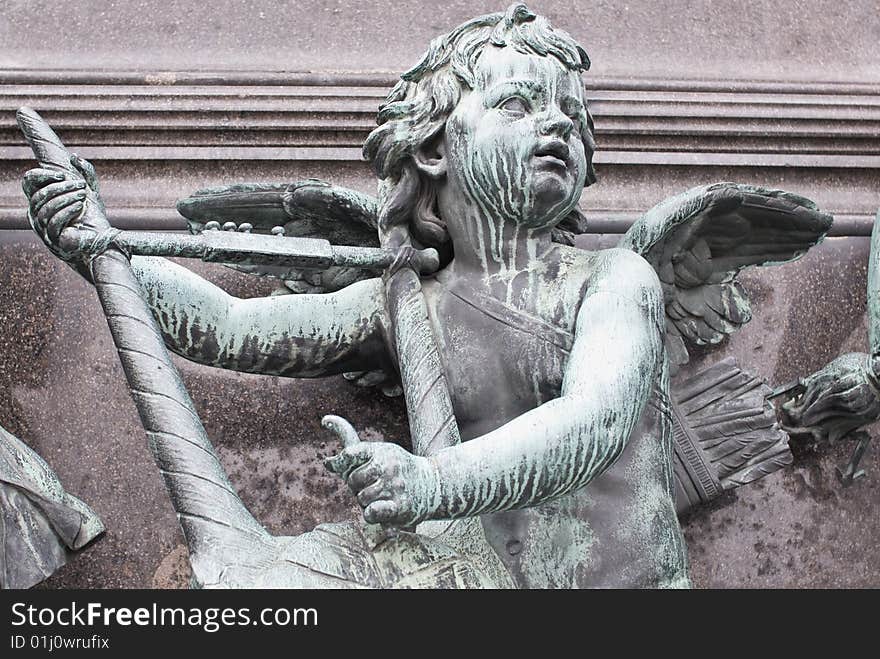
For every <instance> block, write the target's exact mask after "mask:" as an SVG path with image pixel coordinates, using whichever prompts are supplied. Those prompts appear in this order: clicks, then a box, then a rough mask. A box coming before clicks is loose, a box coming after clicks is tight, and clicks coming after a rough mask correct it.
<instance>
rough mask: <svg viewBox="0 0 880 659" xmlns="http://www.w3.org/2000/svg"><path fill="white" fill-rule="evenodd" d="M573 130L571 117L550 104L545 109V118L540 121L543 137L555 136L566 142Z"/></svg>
mask: <svg viewBox="0 0 880 659" xmlns="http://www.w3.org/2000/svg"><path fill="white" fill-rule="evenodd" d="M573 129H574V122H573V121H572V120H571V117H569V116H568V115H567V114H565V113H564V112H563V111H562V110H560V109H559V108H558V107H557V106H556V105H552V104H551V105H550V107H548V108H547V112H546V116H544V117H543V118H542V120H541V133H543V134H544V135H552V134H556V135H559V136H560V137H561V138H562V139H564V140H567V139H568V137H569V135H571V131H572V130H573Z"/></svg>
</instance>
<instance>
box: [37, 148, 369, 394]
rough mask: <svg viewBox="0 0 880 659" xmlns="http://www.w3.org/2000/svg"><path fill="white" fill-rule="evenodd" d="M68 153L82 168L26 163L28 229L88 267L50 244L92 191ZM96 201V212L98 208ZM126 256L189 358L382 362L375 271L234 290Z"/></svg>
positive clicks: (292, 372) (320, 371) (174, 343)
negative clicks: (316, 290) (290, 291)
mask: <svg viewBox="0 0 880 659" xmlns="http://www.w3.org/2000/svg"><path fill="white" fill-rule="evenodd" d="M72 162H73V164H74V166H75V167H76V168H77V169H78V170H79V172H80V174H81V175H82V176H80V177H77V176H76V175H74V174H72V173H68V172H60V171H56V170H50V169H43V168H40V169H34V170H31V171H29V172H28V173H27V174H26V175H25V179H24V184H23V187H24V190H25V194H26V195H27V196H28V199H29V212H30V217H31V222H32V225H33V227H34V230H35V231H36V232H37V234H38V235H39V236H40V237H41V238H42V239H43V241H44V242H45V243H46V244H47V246H48V247H49V248H50V249H51V250H52V252H53V253H54V254H56V255H57V256H59V257H60V258H62V259H64V260H65V261H67V262H69V263H71V264H72V265H74V266H75V267H76V268H77V270H78V271H79V272H80V273H82V274H84V275H85V276H88V268H87V267H85V258H86V257H85V256H84V255H82V254H78V253H68V252H64V251H63V250H61V248H60V247H59V241H60V235H61V232H62V231H63V230H64V228H65V227H67V226H68V225H70V224H74V223H76V222H78V221H79V219H80V217H81V215H82V209H83V203H84V199H85V195H86V189H90V190H91V191H92V192H93V193H94V196H95V198H96V199H98V200H99V201H100V197H99V196H98V186H97V179H96V177H95V174H94V170H93V169H92V168H91V165H89V164H88V163H87V162H85V161H83V160H81V159H75V160H74V161H72ZM97 210H98V211H100V214H101V217H103V208H100V209H97ZM132 266H133V269H134V272H135V274H136V276H137V277H138V279H139V281H140V283H141V285H142V286H143V288H144V291H145V293H146V295H147V297H148V300H149V302H150V305H151V308H152V310H153V312H154V314H155V316H156V318H157V320H158V321H159V325H160V327H161V329H162V332H163V335H164V338H165V340H166V343H167V345H168V347H169V348H170V349H171V350H173V351H175V352H177V353H178V354H181V355H182V356H184V357H187V358H189V359H192V360H194V361H197V362H200V363H203V364H208V365H212V366H221V367H224V368H230V369H236V370H240V371H246V372H252V373H268V374H275V375H287V376H297V377H311V376H318V375H329V374H334V373H339V372H343V371H349V370H369V369H373V368H379V367H381V366H383V365H384V360H385V356H384V352H385V351H384V342H383V339H382V331H381V330H382V318H381V315H382V314H383V313H384V311H383V309H384V304H383V300H384V297H383V296H384V292H383V287H382V285H381V282H380V281H379V280H378V279H374V280H372V281H369V280H368V281H361V282H358V283H357V284H356V285H355V286H353V287H351V288H346V289H344V290H341V291H338V292H336V293H333V294H331V295H326V296H325V295H299V296H279V297H269V298H254V299H249V300H239V299H237V298H234V297H232V296H230V295H227V294H226V293H225V292H224V291H222V290H221V289H220V288H218V287H217V286H214V285H213V284H210V283H209V282H207V281H205V280H204V279H202V278H201V277H199V276H197V275H196V274H194V273H192V272H191V271H189V270H187V269H186V268H183V267H180V266H177V265H175V264H173V263H171V262H170V261H167V260H165V259H157V258H134V259H132Z"/></svg>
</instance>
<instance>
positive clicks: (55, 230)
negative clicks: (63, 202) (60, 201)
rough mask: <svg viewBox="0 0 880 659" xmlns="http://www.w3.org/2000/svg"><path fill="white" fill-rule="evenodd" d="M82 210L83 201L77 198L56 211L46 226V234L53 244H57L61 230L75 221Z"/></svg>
mask: <svg viewBox="0 0 880 659" xmlns="http://www.w3.org/2000/svg"><path fill="white" fill-rule="evenodd" d="M82 211H83V201H82V200H79V201H77V202H74V203H72V204H70V205H69V206H65V207H64V208H62V209H61V210H60V211H58V212H57V213H56V214H55V215H54V216H53V217H52V219H51V220H49V225H48V226H47V227H46V235H47V236H48V237H49V240H50V241H51V242H52V243H53V244H57V242H58V239H59V237H60V236H61V232H62V231H64V229H66V228H67V227H68V226H70V225H71V224H73V223H74V222H76V221H77V220H78V219H79V217H80V215H81V214H82Z"/></svg>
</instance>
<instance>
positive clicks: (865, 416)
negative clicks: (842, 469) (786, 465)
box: [779, 353, 880, 441]
mask: <svg viewBox="0 0 880 659" xmlns="http://www.w3.org/2000/svg"><path fill="white" fill-rule="evenodd" d="M878 367H880V362H878V360H877V359H874V358H872V357H870V356H869V355H865V354H861V353H849V354H846V355H842V356H840V357H838V358H837V359H835V360H834V361H832V362H831V363H830V364H828V365H827V366H825V368H823V369H822V370H820V371H817V372H816V373H813V374H812V375H810V376H808V377H806V378H803V379H802V380H801V381H800V382H801V385H802V387H803V390H802V392H801V393H800V394H798V395H797V396H795V397H794V398H792V399H791V400H788V401H786V402H784V403H783V404H782V406H781V409H780V414H779V417H780V422H781V425H782V427H783V429H785V430H786V431H787V432H789V433H791V434H805V435H812V436H813V438H814V439H817V440H818V439H830V440H831V441H837V440H838V439H840V438H842V437H844V436H846V435H847V434H849V433H850V432H852V431H853V430H856V429H858V428H861V427H862V426H864V425H867V424H869V423H873V422H874V421H876V420H877V419H878V418H880V389H878V379H877V378H878V370H880V369H878Z"/></svg>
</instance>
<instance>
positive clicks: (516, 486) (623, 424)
mask: <svg viewBox="0 0 880 659" xmlns="http://www.w3.org/2000/svg"><path fill="white" fill-rule="evenodd" d="M600 259H601V261H602V262H601V263H600V264H599V269H598V277H597V280H596V281H594V283H593V284H592V285H591V287H590V289H589V290H588V291H587V293H586V296H585V299H584V301H583V303H582V306H581V309H580V312H579V316H578V321H577V325H576V334H575V344H574V348H573V350H572V353H571V355H570V357H569V362H568V365H567V368H566V373H565V378H564V381H563V387H562V395H561V396H560V397H559V398H557V399H554V400H552V401H549V402H547V403H545V404H543V405H541V406H540V407H537V408H535V409H533V410H531V411H529V412H527V413H525V414H523V415H521V416H519V417H517V418H516V419H513V420H512V421H510V422H508V423H506V424H505V425H503V426H501V427H500V428H498V429H496V430H493V431H492V432H489V433H487V434H485V435H483V436H481V437H477V438H475V439H473V440H471V441H468V442H465V443H464V444H460V445H457V446H453V447H449V448H446V449H443V450H441V451H439V452H437V453H436V454H434V455H433V456H431V457H430V458H417V457H414V456H410V455H408V454H405V453H403V452H402V451H401V450H400V449H398V447H394V446H391V445H381V444H380V445H376V444H372V445H371V444H367V443H361V444H357V445H355V446H353V447H351V448H348V449H346V450H345V451H343V452H342V453H341V454H340V455H339V456H338V457H337V458H334V460H333V461H332V462H331V463H330V465H329V466H330V468H331V469H333V470H334V471H337V473H341V474H342V475H343V476H344V477H345V478H346V480H347V481H348V483H349V486H351V487H352V489H353V490H354V491H355V492H356V493H357V495H358V500H359V502H360V503H361V505H362V506H364V507H365V517H366V518H367V520H368V521H373V522H386V523H396V524H412V523H415V522H419V521H423V520H425V519H431V518H456V517H466V516H473V515H480V514H485V513H491V512H497V511H501V510H509V509H513V508H521V507H526V506H531V505H536V504H538V503H541V502H545V501H549V500H551V499H554V498H556V497H559V496H562V495H564V494H567V493H568V492H571V491H573V490H575V489H577V488H580V487H582V486H584V485H586V484H587V483H589V482H590V481H591V480H592V479H593V478H595V477H596V476H598V475H599V474H601V473H602V472H603V471H604V470H605V469H607V468H608V467H609V466H610V465H611V464H613V462H614V461H615V460H616V459H617V458H618V457H619V456H620V454H621V452H622V451H623V448H624V446H625V445H626V443H627V441H628V440H629V437H630V434H631V433H632V431H633V428H634V427H635V425H636V423H637V422H638V420H639V418H640V417H641V414H642V412H643V410H644V408H645V405H646V403H647V401H648V398H649V396H650V395H651V391H652V388H653V386H654V383H655V381H656V375H657V372H658V369H659V368H660V367H661V364H662V360H663V358H664V352H663V294H662V290H661V288H660V283H659V281H658V279H657V276H656V274H655V273H654V271H653V270H652V268H651V267H650V266H649V265H648V264H647V263H646V262H645V261H644V260H643V259H642V258H641V257H639V256H636V255H635V254H632V253H631V252H629V253H628V252H623V251H620V250H609V251H607V252H605V253H603V254H602V256H601V257H600Z"/></svg>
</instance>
